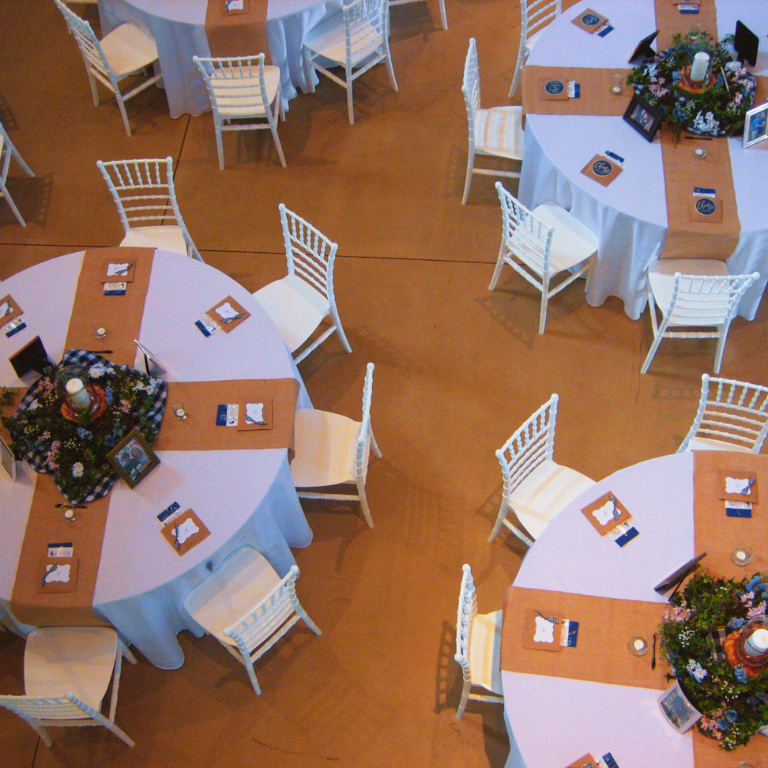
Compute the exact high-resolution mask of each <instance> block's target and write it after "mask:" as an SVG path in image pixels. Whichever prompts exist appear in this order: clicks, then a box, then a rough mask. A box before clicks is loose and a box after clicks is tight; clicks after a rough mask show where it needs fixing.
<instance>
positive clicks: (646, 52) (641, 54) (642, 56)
mask: <svg viewBox="0 0 768 768" xmlns="http://www.w3.org/2000/svg"><path fill="white" fill-rule="evenodd" d="M658 34H659V30H658V29H657V30H656V31H655V32H651V34H650V35H648V37H644V38H643V39H642V40H641V41H640V42H639V43H638V44H637V47H636V48H635V50H634V51H632V55H631V56H630V57H629V60H628V61H627V63H628V64H632V66H634V67H636V66H637V65H638V64H645V62H646V61H650V60H651V59H652V58H653V57H654V56H655V55H656V51H654V50H653V48H651V43H653V41H654V40H655V39H656V36H657V35H658Z"/></svg>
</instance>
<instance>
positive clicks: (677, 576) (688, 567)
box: [653, 552, 707, 597]
mask: <svg viewBox="0 0 768 768" xmlns="http://www.w3.org/2000/svg"><path fill="white" fill-rule="evenodd" d="M706 556H707V553H706V552H702V553H701V554H700V555H696V557H692V558H691V559H690V560H689V561H688V562H687V563H684V564H683V565H681V566H680V567H679V568H678V569H677V570H676V571H673V572H672V573H670V574H669V576H667V577H666V578H665V579H664V580H663V581H660V582H659V583H658V584H657V585H656V586H655V587H654V588H653V589H654V591H655V592H658V593H659V594H660V595H663V594H664V593H665V592H669V590H670V589H672V587H675V592H677V588H678V587H679V586H680V584H682V583H683V579H685V578H686V577H687V576H688V575H690V574H691V573H693V571H695V570H696V568H698V567H699V562H700V561H701V560H703V559H704V558H705V557H706ZM670 597H671V596H670Z"/></svg>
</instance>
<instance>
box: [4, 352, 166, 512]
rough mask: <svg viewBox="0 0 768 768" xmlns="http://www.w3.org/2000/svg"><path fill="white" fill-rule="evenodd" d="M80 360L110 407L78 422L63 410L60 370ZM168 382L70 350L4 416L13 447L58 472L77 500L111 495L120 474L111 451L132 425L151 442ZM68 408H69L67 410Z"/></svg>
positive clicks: (61, 484)
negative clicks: (57, 381) (9, 412)
mask: <svg viewBox="0 0 768 768" xmlns="http://www.w3.org/2000/svg"><path fill="white" fill-rule="evenodd" d="M72 364H77V365H79V366H80V367H82V368H83V369H84V370H85V371H86V372H87V376H88V379H89V381H88V383H90V384H94V385H97V386H98V388H99V389H101V390H103V393H104V395H103V396H104V400H105V406H106V407H105V408H104V409H103V411H102V410H100V411H99V412H98V415H97V416H93V415H91V414H90V413H89V412H87V411H85V412H83V413H82V414H81V416H80V417H79V418H78V419H77V420H72V419H70V418H66V417H65V416H64V415H63V414H62V403H63V396H62V393H61V391H60V389H59V388H58V387H57V386H56V373H57V371H59V370H60V369H61V368H63V367H64V366H67V365H72ZM165 396H166V386H165V382H164V381H162V379H154V378H151V377H149V376H147V375H145V374H143V373H140V372H139V371H136V370H133V369H131V368H129V367H128V366H127V365H121V366H117V365H115V364H114V363H112V362H110V361H109V360H106V359H105V358H103V357H100V356H99V355H97V354H95V353H93V352H83V351H81V350H68V351H67V353H66V354H65V355H64V358H63V359H62V361H61V363H60V364H59V366H57V367H56V368H53V369H52V370H51V371H49V372H48V373H46V374H43V375H42V376H41V377H40V378H39V379H38V380H37V381H36V382H35V383H34V384H33V385H32V387H31V388H30V389H29V391H28V392H27V393H26V395H25V396H24V398H23V400H22V401H21V405H19V407H18V409H17V410H16V412H15V413H13V414H12V415H11V416H10V417H9V418H6V417H5V416H3V417H2V423H3V426H5V427H6V428H7V429H8V431H9V432H10V435H11V440H12V443H11V448H12V449H13V451H14V453H15V454H16V456H17V457H18V458H23V459H26V460H27V461H28V462H29V463H30V464H31V465H32V467H33V468H34V469H35V470H36V471H37V472H43V473H47V474H51V475H53V478H54V481H55V483H56V485H57V486H58V487H59V489H60V490H61V492H62V493H63V494H64V496H66V498H67V499H68V500H69V501H70V502H72V503H80V502H83V501H93V500H94V499H97V498H100V497H101V496H104V495H106V493H108V492H109V490H110V488H111V487H112V485H113V483H114V481H115V479H116V478H117V472H116V471H115V470H114V468H113V467H112V465H111V464H110V463H109V462H108V461H107V454H108V453H109V452H110V451H111V450H112V449H113V448H114V447H115V446H116V445H117V444H118V443H119V442H120V440H121V439H122V438H123V437H124V436H125V435H127V434H128V432H130V431H131V430H132V429H134V428H138V429H139V430H140V431H141V433H142V434H143V435H144V437H145V438H146V440H147V442H148V443H150V444H152V442H153V441H154V438H155V436H156V435H157V433H158V431H159V429H160V423H161V421H162V418H163V410H164V408H165ZM65 410H66V409H65Z"/></svg>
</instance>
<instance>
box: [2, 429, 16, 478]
mask: <svg viewBox="0 0 768 768" xmlns="http://www.w3.org/2000/svg"><path fill="white" fill-rule="evenodd" d="M0 463H2V465H3V469H4V470H5V471H6V472H7V473H8V474H9V475H10V478H11V480H13V481H15V480H16V455H15V454H14V452H13V450H11V447H10V446H9V445H8V443H6V442H5V440H3V438H2V437H0Z"/></svg>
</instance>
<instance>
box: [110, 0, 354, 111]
mask: <svg viewBox="0 0 768 768" xmlns="http://www.w3.org/2000/svg"><path fill="white" fill-rule="evenodd" d="M98 1H99V17H100V19H101V26H102V30H103V32H104V34H106V33H107V32H110V31H111V30H112V29H114V28H115V27H116V26H118V25H119V24H122V23H123V22H126V21H132V22H133V23H134V24H137V25H138V26H140V27H142V28H143V29H145V30H147V31H148V32H150V33H151V34H152V36H153V37H154V38H155V42H156V43H157V51H158V55H159V59H160V68H161V69H162V72H163V83H164V87H165V92H166V96H167V97H168V107H169V109H170V113H171V117H181V115H183V114H185V113H189V114H191V115H201V114H203V112H207V111H208V110H210V108H211V103H210V100H209V98H208V92H207V90H206V88H205V83H204V82H203V79H202V77H201V76H200V72H199V71H198V69H197V67H196V66H195V65H194V62H193V61H192V57H193V56H194V55H197V56H199V57H200V58H207V57H209V56H210V55H211V50H210V48H209V47H208V38H207V36H206V34H205V12H206V8H207V7H208V0H98ZM341 6H342V2H341V0H269V5H268V6H267V36H268V39H269V53H270V55H271V57H272V63H273V64H274V65H275V66H278V67H280V86H281V88H282V96H283V106H284V107H285V108H286V109H287V108H288V102H289V101H290V100H291V99H292V98H293V97H294V96H296V94H297V90H296V88H297V87H299V88H301V89H302V90H304V91H309V84H308V83H307V81H306V77H305V74H304V66H303V59H302V46H303V44H304V39H305V38H306V36H307V34H308V33H309V32H310V31H311V30H312V29H313V28H314V27H316V26H317V25H318V24H319V23H320V22H321V21H323V19H325V18H327V17H328V16H330V15H331V14H333V13H335V12H336V11H338V10H339V9H340V8H341ZM258 53H262V51H253V54H254V55H256V54H258ZM263 53H267V51H263ZM312 77H313V79H314V82H315V83H317V76H316V75H315V74H314V73H313V75H312Z"/></svg>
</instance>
